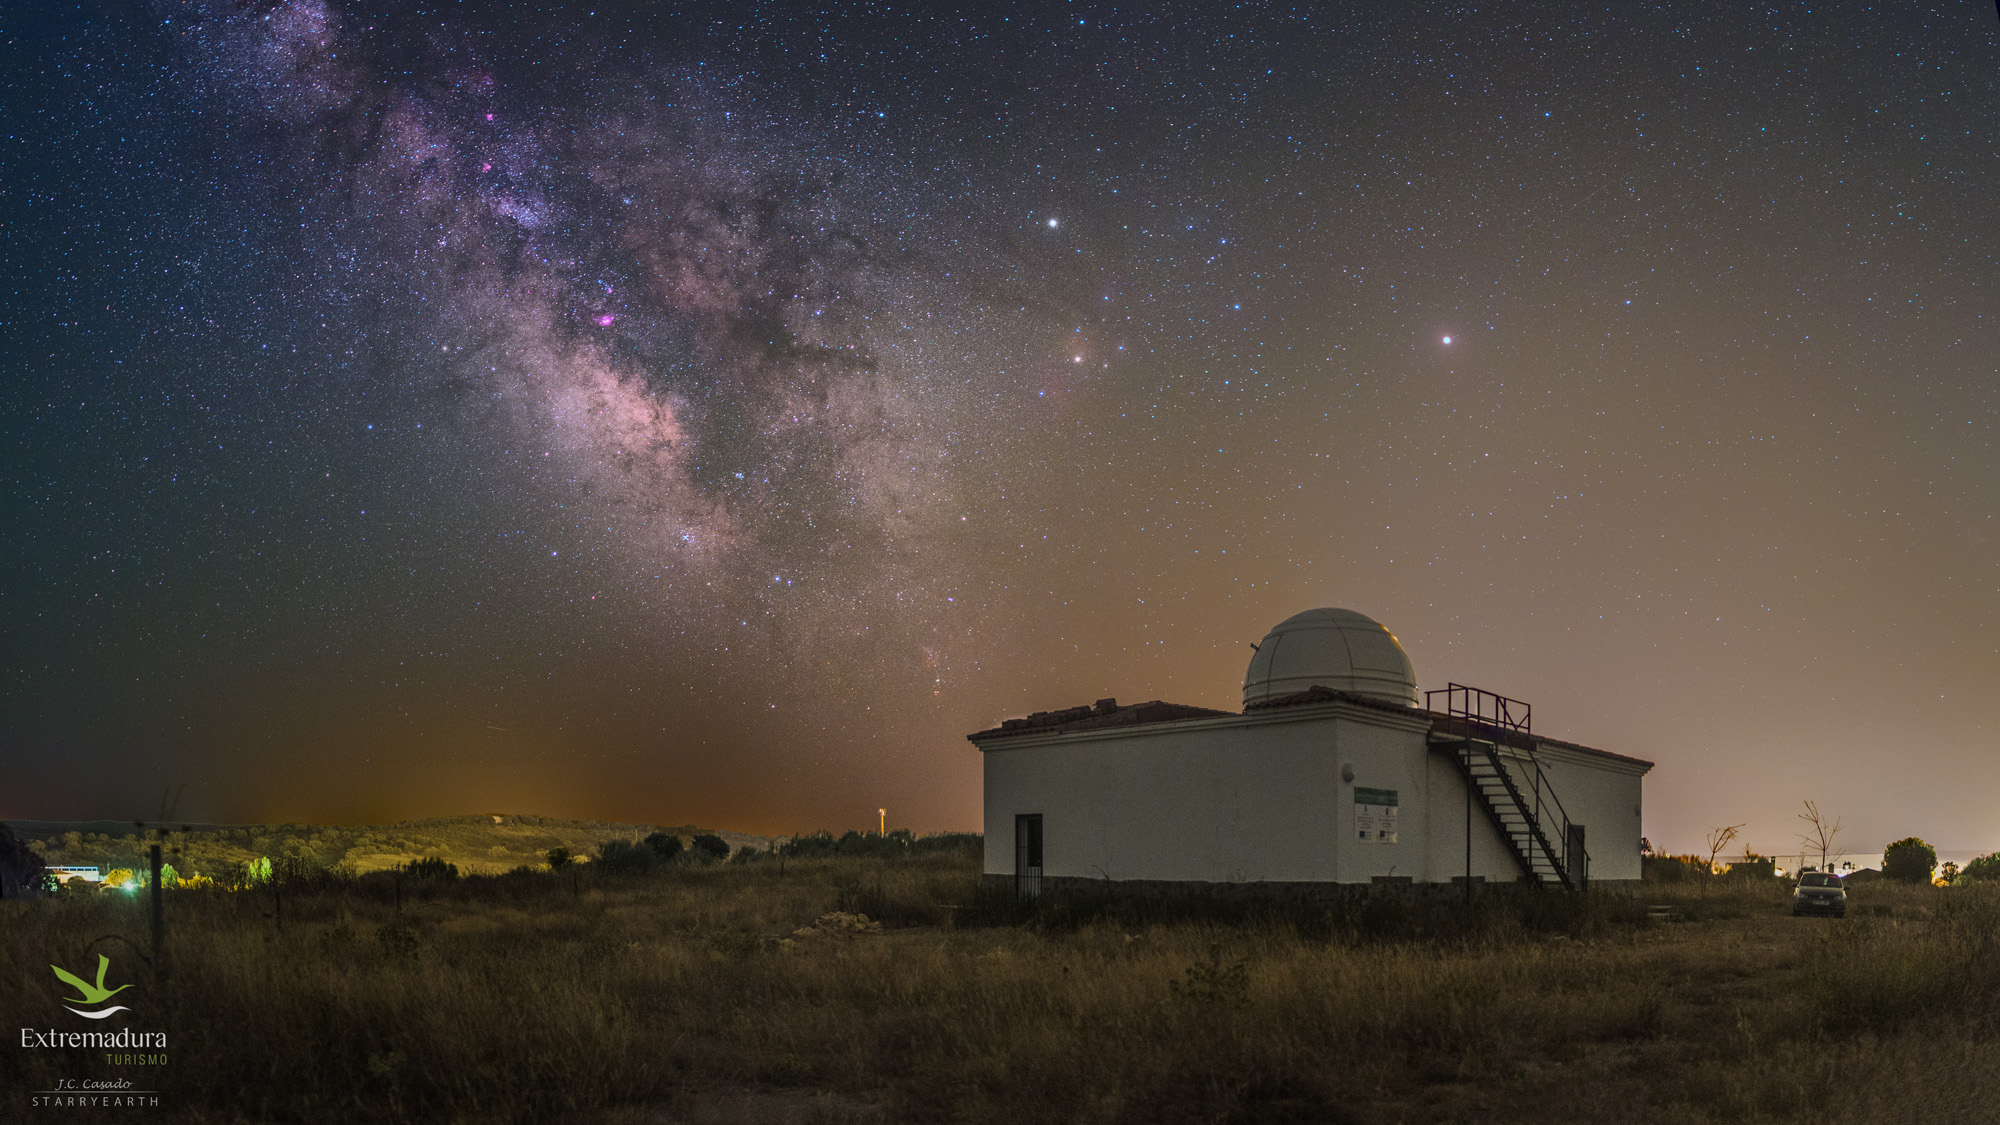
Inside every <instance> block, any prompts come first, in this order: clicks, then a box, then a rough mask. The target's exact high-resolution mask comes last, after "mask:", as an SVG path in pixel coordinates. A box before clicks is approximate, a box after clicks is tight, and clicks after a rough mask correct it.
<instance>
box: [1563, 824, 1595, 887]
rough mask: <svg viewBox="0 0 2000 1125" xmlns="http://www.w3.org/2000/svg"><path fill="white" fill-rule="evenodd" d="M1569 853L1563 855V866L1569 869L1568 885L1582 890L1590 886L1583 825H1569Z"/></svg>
mask: <svg viewBox="0 0 2000 1125" xmlns="http://www.w3.org/2000/svg"><path fill="white" fill-rule="evenodd" d="M1568 851H1569V854H1568V855H1567V856H1565V857H1563V860H1564V866H1566V867H1567V868H1568V869H1569V882H1570V886H1571V887H1574V888H1575V889H1577V890H1579V891H1580V890H1583V889H1584V888H1586V887H1588V886H1590V853H1589V852H1587V851H1585V850H1584V847H1583V825H1581V824H1572V825H1570V826H1569V848H1568Z"/></svg>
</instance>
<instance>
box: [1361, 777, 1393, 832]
mask: <svg viewBox="0 0 2000 1125" xmlns="http://www.w3.org/2000/svg"><path fill="white" fill-rule="evenodd" d="M1354 828H1355V831H1356V832H1357V833H1358V834H1359V836H1360V840H1361V842H1362V843H1364V844H1393V843H1395V842H1396V791H1395V790H1394V789H1367V788H1363V787H1362V786H1359V785H1357V786H1355V787H1354Z"/></svg>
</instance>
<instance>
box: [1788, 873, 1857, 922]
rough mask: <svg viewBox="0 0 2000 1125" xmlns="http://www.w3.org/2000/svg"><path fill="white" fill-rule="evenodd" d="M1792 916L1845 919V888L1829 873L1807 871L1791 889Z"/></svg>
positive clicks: (1836, 876)
mask: <svg viewBox="0 0 2000 1125" xmlns="http://www.w3.org/2000/svg"><path fill="white" fill-rule="evenodd" d="M1792 914H1793V916H1794V917H1796V916H1797V915H1800V914H1831V915H1833V916H1834V917H1835V918H1845V917H1847V888H1846V887H1845V886H1843V885H1841V882H1840V876H1838V875H1835V874H1834V873H1833V872H1831V871H1808V872H1806V873H1805V874H1803V875H1801V876H1799V885H1798V886H1796V887H1794V888H1792Z"/></svg>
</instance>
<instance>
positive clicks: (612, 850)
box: [597, 840, 662, 875]
mask: <svg viewBox="0 0 2000 1125" xmlns="http://www.w3.org/2000/svg"><path fill="white" fill-rule="evenodd" d="M661 862H662V861H661V859H660V853H659V852H657V851H655V850H653V849H652V848H649V847H647V846H646V845H644V844H634V843H632V842H631V841H629V840H606V841H605V842H604V843H602V844H600V845H598V848H597V865H598V868H599V869H600V870H603V871H606V872H608V873H610V874H612V875H643V874H645V873H646V872H648V871H651V870H652V869H653V868H655V867H657V866H659V864H660V863H661Z"/></svg>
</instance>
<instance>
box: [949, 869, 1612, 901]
mask: <svg viewBox="0 0 2000 1125" xmlns="http://www.w3.org/2000/svg"><path fill="white" fill-rule="evenodd" d="M980 878H981V880H982V882H984V883H985V885H986V886H988V887H991V888H1003V889H1004V888H1010V887H1012V886H1013V885H1014V876H1012V875H992V874H988V875H982V876H981V877H980ZM1639 885H1640V881H1639V880H1637V879H1594V880H1592V881H1591V884H1590V889H1591V890H1593V891H1617V892H1619V893H1630V892H1631V891H1632V890H1634V889H1636V888H1638V886H1639ZM1531 886H1532V884H1529V883H1528V882H1526V881H1525V880H1523V881H1521V882H1518V883H1487V882H1486V881H1485V880H1484V879H1482V878H1480V877H1479V876H1474V877H1473V890H1474V893H1476V894H1483V893H1489V892H1492V891H1497V890H1503V889H1515V888H1519V889H1523V890H1526V889H1529V888H1530V887H1531ZM1550 889H1551V890H1559V889H1560V888H1550ZM1384 891H1387V892H1390V893H1400V894H1422V893H1429V894H1458V895H1462V894H1464V893H1465V877H1464V876H1463V875H1460V876H1457V877H1456V878H1454V879H1453V880H1452V881H1451V882H1449V883H1417V882H1413V881H1411V880H1409V879H1407V878H1404V877H1400V876H1398V877H1393V878H1390V877H1384V878H1378V879H1375V880H1373V881H1372V882H1368V883H1330V882H1290V883H1280V882H1273V883H1206V882H1199V881H1194V880H1177V879H1084V878H1079V877H1077V876H1074V875H1044V876H1042V894H1043V895H1056V896H1061V897H1084V896H1097V897H1105V896H1110V897H1115V898H1135V899H1162V898H1209V899H1220V900H1222V901H1225V902H1251V901H1255V902H1332V901H1337V900H1340V899H1344V898H1355V897H1358V896H1362V895H1367V894H1372V893H1377V892H1384Z"/></svg>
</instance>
